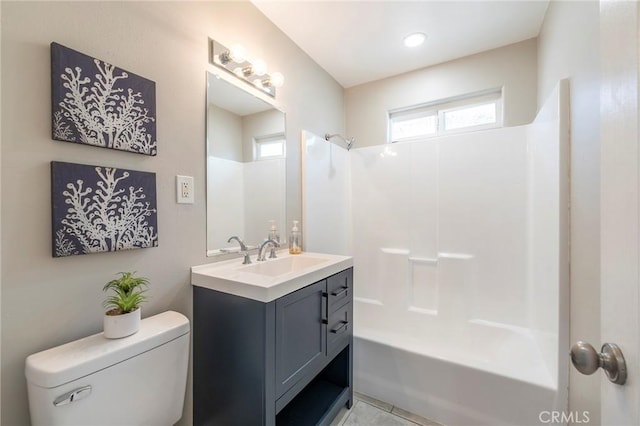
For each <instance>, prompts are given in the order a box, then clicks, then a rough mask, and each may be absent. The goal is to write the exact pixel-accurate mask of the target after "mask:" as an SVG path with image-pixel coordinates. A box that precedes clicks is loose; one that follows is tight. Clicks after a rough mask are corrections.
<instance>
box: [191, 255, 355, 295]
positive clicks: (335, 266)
mask: <svg viewBox="0 0 640 426" xmlns="http://www.w3.org/2000/svg"><path fill="white" fill-rule="evenodd" d="M252 261H253V263H252V264H251V265H243V264H242V259H241V258H235V259H232V260H227V261H223V262H215V263H208V264H206V265H200V266H194V267H192V268H191V284H192V285H194V286H198V287H205V288H209V289H211V290H216V291H221V292H224V293H229V294H233V295H236V296H242V297H246V298H249V299H253V300H258V301H261V302H270V301H272V300H275V299H277V298H279V297H282V296H284V295H285V294H289V293H291V292H293V291H296V290H298V289H300V288H302V287H305V286H307V285H309V284H313V283H315V282H317V281H320V280H322V279H324V278H326V277H328V276H331V275H333V274H337V273H338V272H340V271H344V270H345V269H347V268H350V267H352V266H353V259H352V258H351V257H349V256H339V255H334V254H325V253H307V252H303V253H302V254H297V255H291V254H289V253H287V252H286V251H282V252H279V253H278V258H277V259H267V260H266V261H264V262H258V261H256V257H255V256H252Z"/></svg>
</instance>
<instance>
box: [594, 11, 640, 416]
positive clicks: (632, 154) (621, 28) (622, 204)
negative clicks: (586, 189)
mask: <svg viewBox="0 0 640 426" xmlns="http://www.w3.org/2000/svg"><path fill="white" fill-rule="evenodd" d="M639 11H640V8H639V7H638V3H637V2H636V1H620V0H615V1H614V0H603V1H601V2H600V40H601V43H600V51H601V59H602V61H601V78H602V86H601V91H600V97H601V106H600V113H601V118H600V120H601V163H600V166H601V179H602V180H601V186H600V188H601V206H600V207H601V227H600V231H601V235H600V236H601V284H600V297H601V302H600V303H601V336H600V338H601V340H602V342H610V343H615V344H617V345H618V346H619V347H620V349H621V350H622V352H623V354H624V357H625V359H626V364H627V372H628V375H627V381H626V383H625V384H624V385H623V386H620V385H616V384H613V383H611V382H609V381H608V380H607V379H606V377H603V378H602V386H601V398H602V424H603V425H611V426H613V425H616V426H617V425H640V386H639V382H640V364H639V362H638V361H639V349H640V337H639V336H640V324H639V321H640V316H639V315H638V308H639V304H640V298H639V297H640V293H639V274H640V267H639V265H640V234H639V231H640V208H639V201H640V183H639V179H640V164H639V163H640V149H639V147H640V143H639V142H640V140H639V136H640V135H639V127H638V126H639V123H640V121H639V119H638V99H639V91H638V89H639V86H638V76H639V62H638V61H639V58H640V55H639V50H638V49H639V47H640V46H639V43H638V36H639V34H640V33H639V32H638V29H639V25H638V21H639V19H638V13H639ZM602 342H591V343H593V345H594V346H596V345H597V344H599V343H602ZM596 349H599V345H598V347H597V348H596ZM597 374H601V373H597Z"/></svg>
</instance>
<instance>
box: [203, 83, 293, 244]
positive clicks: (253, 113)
mask: <svg viewBox="0 0 640 426" xmlns="http://www.w3.org/2000/svg"><path fill="white" fill-rule="evenodd" d="M206 122H207V132H206V134H207V141H206V143H207V150H206V152H207V255H208V256H215V255H218V254H225V253H229V252H233V251H237V249H238V244H237V243H236V242H232V243H227V240H228V239H229V237H231V236H232V235H237V236H238V237H240V238H241V239H242V240H243V241H244V242H245V244H247V245H248V246H256V245H258V244H260V243H261V242H262V241H264V239H265V238H266V237H267V236H268V234H269V230H270V229H271V223H270V221H271V220H273V221H275V225H276V227H277V229H278V231H279V232H280V235H281V239H282V235H284V233H283V231H284V226H285V214H286V213H285V208H286V207H285V206H286V199H285V192H286V190H285V185H286V181H285V170H286V167H285V156H286V137H285V134H286V133H285V115H284V113H283V112H282V111H280V110H278V109H277V108H275V107H274V106H273V105H271V104H269V103H267V102H265V101H264V100H262V99H259V98H257V97H255V96H253V95H251V94H250V93H248V92H246V91H244V90H242V89H241V88H239V87H236V86H235V85H233V84H231V83H229V82H228V81H225V80H224V79H222V78H220V77H218V76H216V75H215V74H212V73H210V72H207V118H206Z"/></svg>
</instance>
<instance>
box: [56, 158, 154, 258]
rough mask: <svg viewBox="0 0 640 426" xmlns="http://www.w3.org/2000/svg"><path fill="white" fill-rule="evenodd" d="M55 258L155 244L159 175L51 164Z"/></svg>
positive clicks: (78, 165)
mask: <svg viewBox="0 0 640 426" xmlns="http://www.w3.org/2000/svg"><path fill="white" fill-rule="evenodd" d="M51 206H52V208H51V210H52V223H53V226H52V234H53V236H52V241H53V257H63V256H73V255H79V254H88V253H98V252H105V251H117V250H128V249H134V248H144V247H156V246H157V245H158V218H157V207H156V174H155V173H149V172H139V171H133V170H124V169H116V168H113V167H102V166H88V165H84V164H74V163H63V162H58V161H52V162H51Z"/></svg>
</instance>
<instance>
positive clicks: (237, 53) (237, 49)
mask: <svg viewBox="0 0 640 426" xmlns="http://www.w3.org/2000/svg"><path fill="white" fill-rule="evenodd" d="M229 54H230V55H231V58H232V59H233V61H234V62H237V63H241V62H244V61H245V59H246V57H247V51H246V50H245V49H244V47H243V46H242V45H240V44H234V45H233V46H231V49H229Z"/></svg>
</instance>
